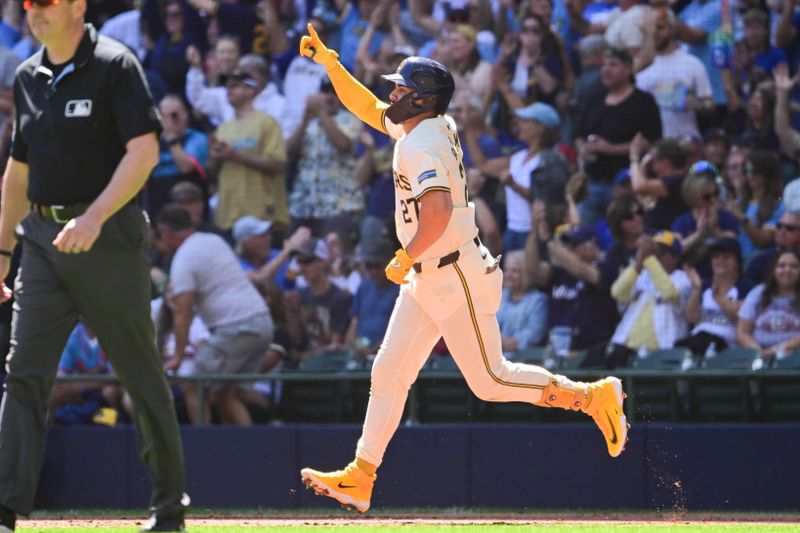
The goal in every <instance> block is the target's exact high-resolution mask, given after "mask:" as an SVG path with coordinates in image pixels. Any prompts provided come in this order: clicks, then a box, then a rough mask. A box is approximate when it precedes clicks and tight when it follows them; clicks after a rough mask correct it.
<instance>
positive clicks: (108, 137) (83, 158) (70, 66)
mask: <svg viewBox="0 0 800 533" xmlns="http://www.w3.org/2000/svg"><path fill="white" fill-rule="evenodd" d="M85 28H86V31H85V32H84V35H83V39H82V40H81V42H80V44H79V45H78V48H77V50H76V51H75V55H74V56H73V58H72V59H71V60H70V61H68V62H66V63H64V64H62V65H53V64H52V63H50V61H49V60H48V59H47V55H46V53H45V51H44V50H40V51H39V52H37V53H36V54H34V55H33V56H31V57H30V58H29V59H28V60H26V61H25V62H23V63H22V64H21V65H20V66H19V67H18V68H17V75H16V79H15V80H14V98H15V102H16V117H15V121H14V137H13V146H12V148H11V157H13V158H14V159H16V160H17V161H20V162H23V163H27V164H28V169H29V174H28V199H29V200H30V201H31V202H33V203H36V204H42V205H69V204H76V203H87V202H91V201H92V200H94V199H95V198H97V197H98V196H99V195H100V193H101V192H102V191H103V189H105V187H106V185H107V184H108V182H109V181H110V180H111V176H112V175H113V173H114V170H115V169H116V168H117V165H118V164H119V162H120V159H122V156H123V155H124V154H125V145H126V144H127V142H128V141H130V140H131V139H133V138H134V137H138V136H139V135H143V134H145V133H149V132H155V133H156V134H158V133H160V131H161V123H160V121H159V117H158V113H157V111H156V109H155V107H154V106H153V101H152V99H151V97H150V91H149V89H148V87H147V83H146V81H145V79H144V74H143V73H142V68H141V66H140V65H139V62H138V60H137V59H136V57H135V56H134V54H133V53H132V52H131V51H129V50H128V49H127V48H126V47H125V46H124V45H122V44H120V43H118V42H117V41H114V40H112V39H109V38H108V37H104V36H99V35H98V34H97V31H96V30H95V29H94V27H93V26H92V25H91V24H86V26H85Z"/></svg>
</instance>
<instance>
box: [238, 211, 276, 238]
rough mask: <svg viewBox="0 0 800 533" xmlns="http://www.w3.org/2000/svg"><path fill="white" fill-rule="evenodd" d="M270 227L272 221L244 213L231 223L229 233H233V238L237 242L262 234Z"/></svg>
mask: <svg viewBox="0 0 800 533" xmlns="http://www.w3.org/2000/svg"><path fill="white" fill-rule="evenodd" d="M270 229H272V222H270V221H269V220H261V219H260V218H257V217H254V216H253V215H246V216H243V217H242V218H240V219H239V220H237V221H236V222H235V223H234V224H233V229H232V230H231V233H232V234H233V240H235V241H236V242H239V241H241V240H242V239H246V238H248V237H253V236H255V235H264V234H265V233H267V232H268V231H269V230H270Z"/></svg>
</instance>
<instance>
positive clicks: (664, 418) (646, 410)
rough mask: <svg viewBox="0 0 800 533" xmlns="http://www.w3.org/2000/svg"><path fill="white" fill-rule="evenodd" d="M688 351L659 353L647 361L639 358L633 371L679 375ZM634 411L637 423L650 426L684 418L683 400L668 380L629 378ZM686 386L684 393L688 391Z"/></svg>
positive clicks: (653, 377) (675, 386) (653, 354)
mask: <svg viewBox="0 0 800 533" xmlns="http://www.w3.org/2000/svg"><path fill="white" fill-rule="evenodd" d="M690 353H691V352H689V350H688V349H686V348H669V349H664V350H656V351H653V352H650V353H648V354H647V357H643V358H637V359H635V360H634V361H633V363H632V367H633V368H634V369H636V370H642V371H659V372H680V371H681V365H682V364H683V360H684V358H685V357H686V356H687V355H688V354H690ZM629 383H630V384H631V387H630V391H631V394H632V395H633V406H634V409H635V412H634V413H633V414H634V419H635V420H644V421H647V422H674V421H677V420H679V419H680V418H681V414H682V408H681V399H682V397H683V398H685V394H683V395H682V394H680V393H679V387H678V382H677V381H676V380H674V379H670V378H669V377H665V376H636V375H633V376H631V377H630V378H629ZM685 388H686V386H685V384H684V385H683V386H682V387H681V390H685Z"/></svg>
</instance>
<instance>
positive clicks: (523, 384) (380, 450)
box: [356, 241, 551, 466]
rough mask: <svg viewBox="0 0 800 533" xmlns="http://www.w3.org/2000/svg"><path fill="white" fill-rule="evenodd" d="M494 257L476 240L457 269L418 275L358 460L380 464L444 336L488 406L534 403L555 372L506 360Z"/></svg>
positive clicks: (381, 370) (384, 365)
mask: <svg viewBox="0 0 800 533" xmlns="http://www.w3.org/2000/svg"><path fill="white" fill-rule="evenodd" d="M493 264H494V258H492V256H491V254H489V252H488V250H487V249H486V248H485V247H483V246H482V247H481V248H478V247H477V246H475V244H474V243H473V242H472V241H470V242H469V244H468V245H464V246H463V247H462V249H461V256H460V257H459V259H458V261H456V262H455V263H452V264H449V265H446V266H443V267H441V268H437V265H438V260H432V261H428V262H426V263H423V265H422V272H420V273H416V272H415V271H414V270H412V271H411V272H410V273H409V275H408V277H407V279H408V280H409V283H408V284H406V285H403V286H402V287H401V290H400V295H399V296H398V298H397V302H396V303H395V307H394V311H393V312H392V317H391V319H390V320H389V326H388V329H387V332H386V337H385V338H384V341H383V344H382V345H381V348H380V350H379V351H378V355H377V357H376V358H375V362H374V364H373V366H372V383H371V385H372V386H371V390H370V398H369V405H368V407H367V415H366V418H365V420H364V428H363V431H362V434H361V438H360V439H359V441H358V446H357V449H356V457H358V458H360V459H363V460H365V461H367V462H369V463H371V464H373V465H375V466H378V465H380V464H381V461H382V460H383V454H384V452H385V451H386V446H387V445H388V444H389V440H390V439H391V438H392V435H394V432H395V430H396V429H397V426H398V425H399V424H400V418H401V417H402V415H403V408H404V406H405V403H406V398H407V397H408V390H409V388H410V387H411V385H412V384H413V383H414V381H415V380H416V379H417V375H418V374H419V371H420V369H421V368H422V365H423V364H424V363H425V361H426V360H427V359H428V356H429V355H430V353H431V350H432V349H433V346H434V345H435V344H436V342H437V341H438V340H439V337H440V336H442V337H444V340H445V342H446V343H447V347H448V349H449V350H450V353H451V354H452V356H453V359H454V360H455V362H456V364H457V365H458V368H459V369H460V370H461V373H462V374H463V375H464V378H465V379H466V380H467V384H468V385H469V387H470V389H472V392H473V393H475V395H476V396H477V397H478V398H480V399H482V400H485V401H495V402H510V401H518V402H527V403H535V402H537V401H538V400H540V399H541V396H542V390H543V389H544V387H545V385H546V384H547V383H548V379H549V377H550V376H551V374H550V372H548V371H547V370H545V369H544V368H541V367H537V366H533V365H525V364H521V363H512V362H510V361H508V360H506V359H505V358H504V357H503V353H502V350H501V344H500V328H499V326H498V324H497V319H496V318H495V314H496V312H497V309H498V308H499V306H500V299H501V297H502V285H503V273H502V271H501V270H500V269H499V268H497V269H495V270H494V271H492V272H490V273H487V269H488V268H490V267H491V266H492V265H493Z"/></svg>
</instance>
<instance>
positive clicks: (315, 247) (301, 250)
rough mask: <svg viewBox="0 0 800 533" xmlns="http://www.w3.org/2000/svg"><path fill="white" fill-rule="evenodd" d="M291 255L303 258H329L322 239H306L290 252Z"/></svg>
mask: <svg viewBox="0 0 800 533" xmlns="http://www.w3.org/2000/svg"><path fill="white" fill-rule="evenodd" d="M292 256H293V257H297V258H304V259H322V260H323V261H327V260H328V259H330V254H329V253H328V245H327V244H325V241H323V240H322V239H308V240H307V241H306V242H304V243H303V244H302V245H301V246H299V247H298V248H297V249H296V250H295V251H294V252H292Z"/></svg>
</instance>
